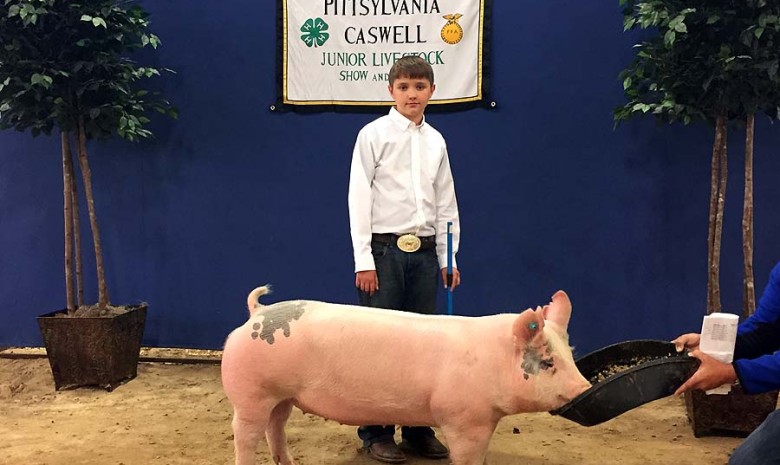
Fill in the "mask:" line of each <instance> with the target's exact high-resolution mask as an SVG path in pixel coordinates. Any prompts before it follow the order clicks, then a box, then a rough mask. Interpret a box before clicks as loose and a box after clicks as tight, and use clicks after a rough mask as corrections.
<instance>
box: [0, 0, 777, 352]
mask: <svg viewBox="0 0 780 465" xmlns="http://www.w3.org/2000/svg"><path fill="white" fill-rule="evenodd" d="M145 4H146V7H147V8H148V9H149V10H150V11H151V13H152V20H153V28H154V30H155V32H157V33H158V35H159V36H160V37H161V38H162V40H163V46H162V48H160V49H159V53H158V55H157V56H156V58H155V59H156V60H159V64H160V65H162V66H167V67H170V68H173V69H175V70H176V71H177V73H178V74H176V75H175V76H169V77H166V78H165V80H164V81H163V82H162V84H161V85H162V86H163V91H164V92H165V93H166V95H167V96H168V97H169V98H170V99H171V100H172V101H173V102H174V103H175V104H176V105H177V106H178V107H179V109H180V114H181V117H180V119H179V120H178V121H175V122H173V121H162V120H157V121H156V122H155V126H154V127H153V128H152V129H153V130H154V131H155V132H156V135H157V137H156V138H155V139H154V140H152V141H148V142H143V143H140V144H130V143H124V142H121V141H114V142H110V143H92V144H91V146H90V150H91V157H92V158H91V160H92V170H93V173H94V176H95V188H96V203H97V209H98V213H99V220H100V223H101V226H102V235H103V245H104V248H105V261H106V270H107V276H108V281H109V286H110V289H111V292H112V301H113V302H114V303H118V304H121V303H135V302H139V301H147V302H149V305H150V313H149V317H148V323H147V328H146V334H145V339H144V344H147V345H152V346H181V347H200V348H218V347H220V345H221V344H222V341H223V339H224V337H225V336H226V334H227V333H228V332H229V331H230V330H231V329H232V328H233V327H235V326H237V325H239V324H241V323H242V322H243V321H244V319H245V317H246V309H245V308H244V306H245V298H246V295H247V293H248V292H249V291H250V290H251V289H252V288H253V287H254V286H256V285H259V284H263V283H267V282H270V283H272V284H273V285H274V286H275V289H276V292H275V294H273V295H272V296H271V297H270V298H269V299H268V301H269V302H271V301H276V300H283V299H294V298H310V299H319V300H327V301H335V302H348V303H354V302H355V301H356V297H355V292H354V288H353V282H354V277H353V273H352V256H351V246H350V239H349V227H348V215H347V207H346V194H347V182H348V173H349V163H350V157H351V151H352V145H353V142H354V138H355V136H356V134H357V131H358V130H359V129H360V127H362V126H363V125H364V124H365V123H367V122H368V121H370V120H371V119H373V118H375V117H376V115H369V114H342V113H323V114H314V115H297V114H292V113H278V112H276V113H274V112H271V111H269V105H270V104H272V103H273V101H274V98H275V95H274V92H275V77H274V74H275V54H276V50H275V45H276V44H275V40H276V34H275V29H274V25H275V6H274V4H275V2H273V1H269V0H264V1H239V0H232V1H230V2H214V1H206V0H191V1H188V2H145ZM183 8H186V9H187V11H186V13H185V12H183V11H182V9H183ZM493 12H494V21H493V24H494V29H493V32H492V40H493V64H492V75H493V81H492V82H493V85H492V93H493V97H494V99H495V101H496V102H497V107H496V109H495V110H471V111H465V112H458V113H444V114H442V113H436V114H432V115H430V116H429V121H430V122H431V123H432V124H434V126H436V127H437V128H438V129H439V130H440V131H441V132H442V133H443V134H444V136H445V137H446V138H447V140H448V144H449V147H450V156H451V162H452V166H453V171H454V175H455V181H456V188H457V193H458V197H459V202H460V206H461V217H462V230H463V239H462V251H461V253H460V254H459V257H458V261H459V265H460V268H461V271H462V273H463V286H462V287H461V288H459V289H458V290H457V292H456V295H455V311H456V313H460V314H468V315H482V314H491V313H497V312H501V311H510V310H511V311H517V310H522V309H524V308H526V307H528V306H535V305H538V304H544V303H545V302H547V301H548V299H549V297H550V295H552V293H553V292H554V291H555V290H557V289H564V290H566V291H567V292H568V293H569V295H570V296H571V299H572V301H573V304H574V315H573V320H572V326H571V328H570V332H571V340H572V343H573V344H575V345H576V346H577V349H578V352H579V353H584V352H586V351H589V350H593V349H596V348H599V347H602V346H604V345H607V344H610V343H613V342H617V341H621V340H627V339H636V338H646V337H647V338H662V339H668V338H672V337H674V336H676V335H677V334H678V333H681V332H683V331H689V330H698V329H699V328H700V325H701V317H702V316H703V315H704V303H705V286H706V256H707V252H706V237H707V206H708V196H709V162H710V150H711V144H712V129H711V128H707V127H690V128H676V127H667V126H656V125H655V124H654V123H653V122H652V121H649V120H648V121H638V122H632V123H629V124H625V125H622V126H620V127H619V128H617V130H613V123H612V116H611V111H612V108H613V107H614V106H616V105H618V104H620V103H621V102H622V101H623V100H622V89H621V84H620V82H619V81H618V79H617V74H618V73H619V71H620V70H621V69H622V68H623V67H624V66H625V65H626V64H627V63H628V62H629V60H630V57H631V45H632V44H633V40H632V38H631V37H630V36H628V35H626V34H624V33H622V24H621V16H620V11H619V8H618V6H617V1H614V2H612V1H602V2H564V1H562V0H549V1H546V2H526V1H513V2H495V5H494V7H493ZM757 126H758V127H757V136H758V137H757V144H756V161H755V170H756V175H755V184H756V192H755V218H756V219H755V250H756V257H755V269H756V284H757V289H758V290H759V292H760V290H761V289H763V287H764V285H765V284H766V280H767V276H768V273H769V270H770V268H771V266H772V265H773V264H774V263H775V262H776V261H777V260H778V259H780V241H777V240H776V239H775V238H776V237H777V235H778V233H780V215H778V210H777V207H776V206H775V204H776V203H777V200H778V199H779V198H780V183H778V182H777V179H778V176H780V157H778V156H777V152H776V147H778V146H779V145H780V134H779V131H778V128H777V127H776V126H772V125H771V124H770V123H769V122H768V121H766V120H760V121H759V122H758V125H757ZM730 137H731V145H730V156H731V160H730V171H731V177H730V183H729V186H728V195H729V196H728V200H727V212H726V223H725V232H724V239H723V240H724V243H723V259H722V292H723V303H724V308H725V309H727V310H729V311H734V312H739V308H740V302H741V295H740V292H741V260H742V259H741V242H740V241H741V239H740V218H741V190H742V184H741V183H742V176H741V170H742V166H741V163H742V150H743V138H744V137H743V135H742V134H741V133H740V132H739V131H737V130H735V131H733V132H731V133H730ZM59 157H60V152H59V146H58V138H57V137H51V138H45V137H41V138H38V139H32V138H31V137H30V136H29V135H28V134H19V133H13V132H8V131H6V132H3V133H0V302H2V306H1V307H0V346H3V345H40V344H41V339H40V336H39V334H38V330H37V326H36V323H35V316H37V315H39V314H42V313H46V312H49V311H53V310H55V309H60V308H63V307H64V291H63V284H62V273H63V271H62V269H63V258H62V212H61V208H62V207H61V203H62V185H61V184H62V181H61V174H60V162H59ZM82 210H84V209H83V208H82ZM83 229H84V231H87V229H88V226H87V225H86V223H85V225H84V226H83ZM89 246H90V244H89V243H85V251H89V249H88V248H86V247H89ZM85 257H87V258H88V257H89V254H88V253H86V254H85ZM85 268H86V271H87V272H88V273H89V274H90V275H91V274H93V271H92V263H91V262H87V263H86V264H85ZM90 283H91V281H90ZM87 291H88V295H89V300H94V299H95V298H96V296H95V291H94V288H93V287H89V288H88V289H87ZM442 297H443V294H442ZM440 302H441V303H442V306H443V303H444V299H441V301H440Z"/></svg>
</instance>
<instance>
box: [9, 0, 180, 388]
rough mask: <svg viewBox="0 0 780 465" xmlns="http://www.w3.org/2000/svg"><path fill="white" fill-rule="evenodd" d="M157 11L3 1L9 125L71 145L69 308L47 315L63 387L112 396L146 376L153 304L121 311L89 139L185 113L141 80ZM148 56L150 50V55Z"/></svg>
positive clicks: (112, 2)
mask: <svg viewBox="0 0 780 465" xmlns="http://www.w3.org/2000/svg"><path fill="white" fill-rule="evenodd" d="M159 44H160V40H159V38H158V37H157V36H156V35H154V34H152V33H150V32H149V19H148V14H147V13H146V12H145V11H144V10H143V9H142V8H141V7H140V6H139V5H137V4H133V3H132V2H126V1H117V0H82V1H80V2H68V1H64V0H3V2H2V4H0V129H10V128H14V129H17V130H19V131H27V130H29V131H30V132H31V133H32V135H33V136H34V137H35V136H38V135H39V134H46V135H50V134H51V132H52V131H53V130H57V131H58V132H59V135H60V140H61V146H62V172H63V187H64V188H63V200H64V208H63V212H64V224H65V260H64V261H65V291H66V292H65V300H66V308H65V309H64V310H58V311H55V312H51V313H47V314H45V315H42V316H41V317H39V318H38V323H39V327H40V329H41V333H42V336H43V339H44V344H45V346H46V352H47V356H48V358H49V362H50V365H51V369H52V374H53V377H54V382H55V387H56V389H60V388H62V387H66V386H67V387H74V386H84V385H99V386H102V387H105V388H107V389H109V390H111V389H113V387H115V386H116V385H117V383H120V382H122V381H123V380H126V379H131V378H133V377H135V376H136V374H137V363H138V356H139V350H140V344H141V339H142V336H143V327H144V323H145V317H146V305H145V304H142V305H126V306H112V305H111V304H110V298H109V291H108V287H107V285H106V277H105V270H104V267H103V256H102V249H101V242H100V234H99V228H98V220H97V213H96V211H95V203H94V197H93V186H92V174H91V171H90V167H89V162H88V157H87V145H88V141H89V140H92V139H106V138H111V137H115V136H119V137H121V138H124V139H127V140H130V141H137V140H139V139H143V138H147V137H150V136H151V135H152V133H151V132H150V131H149V130H148V129H147V128H146V124H147V123H148V122H149V119H148V117H147V113H149V112H150V111H157V112H160V113H164V114H167V115H170V116H172V117H176V111H175V109H173V108H172V107H171V106H170V104H169V103H168V102H167V101H165V100H164V99H162V98H161V97H160V95H159V94H158V93H156V92H149V91H148V90H145V89H141V88H139V84H140V81H142V80H145V79H147V78H151V77H153V76H157V75H160V73H161V71H170V70H166V69H158V68H155V67H144V66H139V65H138V64H137V63H136V62H135V61H134V60H133V59H131V54H132V53H133V52H137V51H138V50H140V49H144V48H148V49H156V48H157V47H158V45H159ZM147 53H149V52H147ZM71 144H74V146H75V152H76V154H77V155H76V158H77V160H78V166H79V169H80V172H81V179H82V181H83V194H84V201H85V203H86V206H87V210H88V216H89V224H90V228H91V232H92V239H93V240H92V244H93V249H94V254H95V264H96V276H97V290H98V301H97V303H96V304H95V305H85V304H84V297H83V295H84V286H83V277H82V276H83V275H82V273H81V269H82V267H81V247H80V228H79V224H80V221H79V195H78V193H79V190H78V189H77V183H76V175H75V170H74V167H73V161H72V158H73V157H72V146H71Z"/></svg>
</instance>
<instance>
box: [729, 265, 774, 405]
mask: <svg viewBox="0 0 780 465" xmlns="http://www.w3.org/2000/svg"><path fill="white" fill-rule="evenodd" d="M778 350H780V263H778V264H776V265H775V267H774V269H772V272H771V273H770V275H769V283H768V284H767V286H766V289H765V290H764V293H763V294H762V295H761V299H760V300H759V302H758V308H756V311H755V313H753V315H751V316H750V318H748V319H747V320H745V321H744V322H742V324H740V325H739V330H738V331H737V343H736V346H735V348H734V360H735V362H734V369H735V370H736V372H737V377H738V378H739V381H740V384H741V385H742V386H743V387H744V388H745V391H746V392H748V393H751V394H757V393H759V392H766V391H771V390H774V389H779V388H780V352H778Z"/></svg>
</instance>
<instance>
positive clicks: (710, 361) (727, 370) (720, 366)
mask: <svg viewBox="0 0 780 465" xmlns="http://www.w3.org/2000/svg"><path fill="white" fill-rule="evenodd" d="M697 336H698V335H697ZM678 339H679V338H678ZM688 355H690V356H691V357H694V358H697V359H699V361H701V365H699V369H698V370H696V373H694V374H693V375H691V377H690V378H688V380H687V381H686V382H684V383H683V385H682V386H680V387H679V388H677V390H676V391H675V392H674V394H675V395H680V394H683V393H684V392H686V391H690V390H692V389H701V390H703V391H706V390H708V389H713V388H716V387H718V386H722V385H724V384H733V383H734V382H736V381H737V372H736V371H734V366H733V365H731V364H730V363H723V362H721V361H719V360H716V359H714V358H712V357H710V356H709V355H707V354H705V353H704V352H702V351H700V350H699V349H694V350H693V351H691V352H690V353H689V354H688Z"/></svg>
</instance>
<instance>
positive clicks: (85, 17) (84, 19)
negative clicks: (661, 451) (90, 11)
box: [81, 15, 92, 21]
mask: <svg viewBox="0 0 780 465" xmlns="http://www.w3.org/2000/svg"><path fill="white" fill-rule="evenodd" d="M81 20H82V21H92V16H90V15H81Z"/></svg>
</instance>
